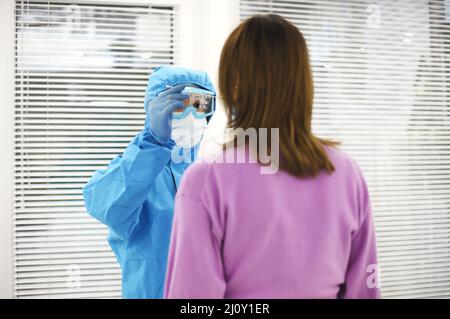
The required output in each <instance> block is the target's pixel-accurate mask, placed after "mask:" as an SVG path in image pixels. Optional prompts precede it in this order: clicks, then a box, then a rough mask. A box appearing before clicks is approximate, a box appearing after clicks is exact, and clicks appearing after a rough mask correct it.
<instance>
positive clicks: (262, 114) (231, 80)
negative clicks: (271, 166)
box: [219, 14, 338, 177]
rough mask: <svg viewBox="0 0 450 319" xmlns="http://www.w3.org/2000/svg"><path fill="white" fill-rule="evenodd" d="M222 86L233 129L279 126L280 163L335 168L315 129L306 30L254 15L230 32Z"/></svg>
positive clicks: (311, 170)
mask: <svg viewBox="0 0 450 319" xmlns="http://www.w3.org/2000/svg"><path fill="white" fill-rule="evenodd" d="M219 90H220V95H221V98H222V100H223V104H224V106H225V110H226V113H227V115H228V127H229V128H231V129H239V128H241V129H244V130H245V129H248V128H255V129H259V128H268V129H270V128H279V147H280V148H279V152H280V164H279V165H280V169H282V170H284V171H286V172H288V173H289V174H291V175H294V176H297V177H308V176H312V177H313V176H315V175H317V174H318V173H319V172H320V171H321V170H322V169H324V170H325V171H326V172H328V173H331V172H333V171H334V166H333V164H332V163H331V161H330V159H329V158H328V156H327V153H326V152H325V150H324V148H323V145H329V146H335V145H337V144H338V143H337V142H333V141H330V140H325V139H321V138H319V137H316V136H314V135H313V133H312V132H311V118H312V107H313V95H314V87H313V78H312V71H311V66H310V62H309V55H308V47H307V45H306V41H305V39H304V37H303V35H302V33H301V32H300V31H299V30H298V29H297V28H296V27H295V26H294V25H293V24H292V23H290V22H288V21H287V20H285V19H283V18H282V17H280V16H278V15H275V14H268V15H255V16H253V17H251V18H249V19H247V20H245V21H244V22H242V23H241V24H240V25H239V26H238V27H237V28H236V29H235V30H234V31H233V32H232V33H231V34H230V36H229V37H228V39H227V40H226V42H225V45H224V47H223V49H222V54H221V58H220V66H219Z"/></svg>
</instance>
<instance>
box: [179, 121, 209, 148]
mask: <svg viewBox="0 0 450 319" xmlns="http://www.w3.org/2000/svg"><path fill="white" fill-rule="evenodd" d="M206 125H207V122H206V118H203V119H198V118H196V117H195V116H194V115H193V114H192V113H189V114H188V115H187V116H186V117H185V118H182V119H173V120H172V136H171V138H172V140H173V141H174V142H175V143H176V144H177V146H178V147H180V148H192V147H194V146H195V145H197V144H198V143H199V142H200V140H201V139H202V136H203V132H204V131H205V128H206Z"/></svg>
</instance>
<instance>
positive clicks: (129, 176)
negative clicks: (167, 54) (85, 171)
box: [83, 66, 215, 298]
mask: <svg viewBox="0 0 450 319" xmlns="http://www.w3.org/2000/svg"><path fill="white" fill-rule="evenodd" d="M185 86H194V87H197V88H200V89H204V90H208V91H211V93H212V94H215V91H214V87H213V84H212V83H211V81H210V80H209V78H208V75H207V74H206V73H204V72H197V71H192V70H188V69H184V68H177V67H169V66H161V67H158V68H156V69H155V70H154V72H153V73H152V74H151V76H150V78H149V82H148V86H147V90H146V94H145V101H144V107H145V111H146V114H147V117H146V121H145V128H144V130H143V131H141V132H140V133H139V134H138V135H137V136H136V137H135V138H134V139H133V140H132V141H131V143H130V144H129V145H128V147H127V148H126V150H125V151H124V153H123V154H122V155H119V156H117V157H116V158H114V159H113V160H112V161H111V162H110V163H109V166H108V168H107V169H103V170H98V171H96V172H95V174H94V175H93V177H92V178H91V180H90V181H89V182H88V183H87V184H86V185H85V187H84V189H83V193H84V200H85V204H86V208H87V211H88V212H89V214H90V215H91V216H93V217H95V218H96V219H98V220H99V221H100V222H102V223H103V224H105V225H107V226H108V227H109V230H110V231H109V235H108V241H109V244H110V246H111V248H112V250H113V251H114V254H115V256H116V258H117V260H118V262H119V264H120V266H121V269H122V295H123V297H124V298H162V296H163V287H164V279H165V272H166V262H167V254H168V249H169V241H170V232H171V226H172V216H173V206H174V197H175V193H176V191H177V185H178V184H179V180H180V177H181V175H182V174H183V173H184V171H185V170H186V168H187V167H188V165H189V163H190V162H192V159H193V158H194V157H195V156H196V154H197V150H198V148H199V144H200V140H201V137H202V134H203V132H204V129H205V128H206V125H207V123H208V121H209V119H210V117H211V115H212V113H213V112H214V107H212V108H211V109H209V110H207V112H202V113H199V112H196V108H194V107H192V106H186V105H185V104H183V102H182V101H183V100H185V99H186V95H185V94H182V93H181V92H182V91H183V89H184V88H185ZM180 109H181V110H182V111H183V113H181V115H180V113H179V112H180ZM175 110H177V113H173V112H174V111H175ZM173 114H177V118H174V116H173Z"/></svg>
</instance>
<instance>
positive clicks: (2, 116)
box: [0, 0, 14, 298]
mask: <svg viewBox="0 0 450 319" xmlns="http://www.w3.org/2000/svg"><path fill="white" fill-rule="evenodd" d="M0 70H1V72H0V101H1V105H0V136H1V150H2V152H1V156H0V181H1V182H0V187H1V190H0V298H12V297H13V263H12V260H13V259H12V256H13V248H12V243H13V241H12V238H13V234H12V229H13V223H12V220H13V186H14V184H13V171H14V163H13V155H14V153H13V152H14V143H13V142H14V139H13V138H14V0H2V1H0Z"/></svg>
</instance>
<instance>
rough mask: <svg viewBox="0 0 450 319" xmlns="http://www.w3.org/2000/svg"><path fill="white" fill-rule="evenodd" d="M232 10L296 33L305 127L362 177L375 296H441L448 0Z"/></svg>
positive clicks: (315, 0) (445, 284) (321, 2)
mask: <svg viewBox="0 0 450 319" xmlns="http://www.w3.org/2000/svg"><path fill="white" fill-rule="evenodd" d="M240 12H241V18H242V19H245V18H247V17H249V16H250V15H253V14H255V13H277V14H280V15H282V16H283V17H285V18H287V19H288V20H290V21H291V22H293V23H294V24H295V25H296V26H297V27H299V29H300V30H301V31H302V32H303V34H304V35H305V37H306V39H307V42H308V44H309V48H310V54H311V59H312V61H311V62H312V65H313V71H314V80H315V110H314V120H313V127H314V130H315V132H316V133H317V135H319V136H323V137H331V138H334V139H336V140H340V141H342V142H343V147H342V148H343V149H344V150H345V151H347V152H348V153H350V154H351V155H352V156H353V157H354V158H355V159H356V160H357V161H358V162H359V164H360V166H361V167H362V169H363V171H364V173H365V176H366V178H367V182H368V184H369V189H370V193H371V198H372V205H373V210H374V215H375V224H376V230H377V239H378V254H379V264H380V269H381V286H382V289H381V291H382V295H383V297H384V298H433V297H435V298H440V297H449V296H450V104H449V102H450V94H449V93H450V92H449V90H450V56H449V52H450V1H444V0H430V1H425V0H401V1H390V0H378V1H367V0H340V1H334V0H333V1H331V0H329V1H327V0H303V1H277V0H272V1H271V0H241V1H240Z"/></svg>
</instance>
